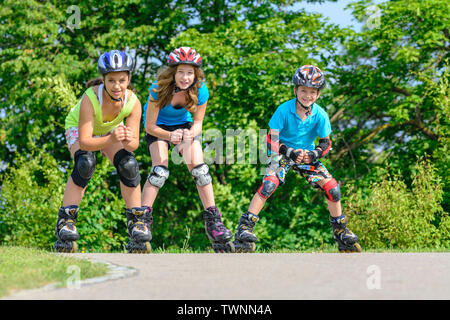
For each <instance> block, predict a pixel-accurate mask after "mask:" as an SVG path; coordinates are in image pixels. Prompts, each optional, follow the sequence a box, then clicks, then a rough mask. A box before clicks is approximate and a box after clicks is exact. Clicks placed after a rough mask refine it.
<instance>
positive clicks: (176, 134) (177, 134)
mask: <svg viewBox="0 0 450 320" xmlns="http://www.w3.org/2000/svg"><path fill="white" fill-rule="evenodd" d="M181 140H183V130H182V129H177V130H175V131H171V132H170V138H169V141H170V142H172V143H173V144H179V143H180V142H181Z"/></svg>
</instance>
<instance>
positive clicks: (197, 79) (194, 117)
mask: <svg viewBox="0 0 450 320" xmlns="http://www.w3.org/2000/svg"><path fill="white" fill-rule="evenodd" d="M167 64H168V66H167V67H166V68H164V69H163V71H162V72H160V73H159V75H158V79H157V82H156V83H154V84H153V85H152V86H151V87H150V89H149V91H150V93H149V97H148V99H147V103H146V105H145V107H144V127H145V140H146V142H147V148H148V150H149V152H150V156H151V158H152V168H151V171H150V174H149V176H148V178H147V181H146V182H145V184H144V188H143V194H142V204H143V205H144V206H146V207H147V208H148V209H149V210H150V212H152V210H153V209H152V206H153V203H154V201H155V198H156V196H157V195H158V192H159V190H160V189H161V188H162V186H163V185H164V183H165V182H166V180H167V179H168V177H169V169H168V165H169V148H170V146H171V145H175V148H176V150H177V151H178V152H179V153H180V154H181V155H182V156H183V160H184V162H185V163H186V165H187V167H188V169H189V171H190V173H191V175H192V177H193V179H194V181H195V183H196V184H197V190H198V193H199V196H200V199H201V201H202V204H203V208H204V211H203V219H204V223H205V230H206V234H207V236H208V238H209V239H210V240H211V241H212V244H213V249H214V251H216V252H229V251H234V249H233V244H232V243H231V242H230V240H231V238H232V233H231V232H230V231H229V230H228V229H226V228H225V226H224V225H223V223H222V220H221V216H222V215H221V213H220V212H219V210H218V209H217V207H216V205H215V201H214V192H213V186H212V178H211V175H210V174H209V167H208V165H207V164H206V163H204V160H203V150H202V145H201V143H200V141H199V139H197V138H196V137H197V136H200V134H201V132H202V124H203V118H204V116H205V112H206V104H207V101H208V98H209V93H208V88H207V87H206V85H205V84H204V83H203V79H204V74H203V71H202V69H201V68H200V67H201V64H202V59H201V56H200V54H198V53H197V52H196V51H195V50H194V49H191V48H189V47H181V48H177V49H175V50H174V51H172V52H171V54H170V55H169V58H168V61H167Z"/></svg>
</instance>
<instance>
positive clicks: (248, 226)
mask: <svg viewBox="0 0 450 320" xmlns="http://www.w3.org/2000/svg"><path fill="white" fill-rule="evenodd" d="M258 220H259V217H258V216H257V215H256V214H253V213H251V212H247V213H244V214H243V215H242V216H241V219H240V220H239V225H238V228H237V230H236V233H235V234H234V239H235V240H234V247H235V248H236V252H255V249H256V244H255V242H256V241H258V238H257V237H256V235H255V234H254V233H253V228H254V227H255V224H256V222H258Z"/></svg>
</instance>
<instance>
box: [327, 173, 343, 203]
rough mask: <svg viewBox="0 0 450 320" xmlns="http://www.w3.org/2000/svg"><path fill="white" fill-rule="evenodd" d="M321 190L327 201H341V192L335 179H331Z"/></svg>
mask: <svg viewBox="0 0 450 320" xmlns="http://www.w3.org/2000/svg"><path fill="white" fill-rule="evenodd" d="M322 189H323V191H325V194H326V195H327V198H328V200H330V201H333V202H338V201H339V200H340V199H341V190H340V187H339V183H337V181H336V179H334V178H333V179H331V180H330V181H328V182H327V183H325V184H324V185H323V187H322Z"/></svg>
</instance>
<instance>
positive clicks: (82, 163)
mask: <svg viewBox="0 0 450 320" xmlns="http://www.w3.org/2000/svg"><path fill="white" fill-rule="evenodd" d="M74 160H75V166H74V168H73V171H72V173H71V175H70V176H71V177H72V180H73V182H74V183H75V184H76V185H77V186H79V187H81V188H85V187H86V186H87V184H88V182H89V180H90V179H91V177H92V175H93V174H94V171H95V165H96V160H95V154H94V153H93V152H92V151H84V150H81V149H80V150H78V151H77V152H75V154H74Z"/></svg>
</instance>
